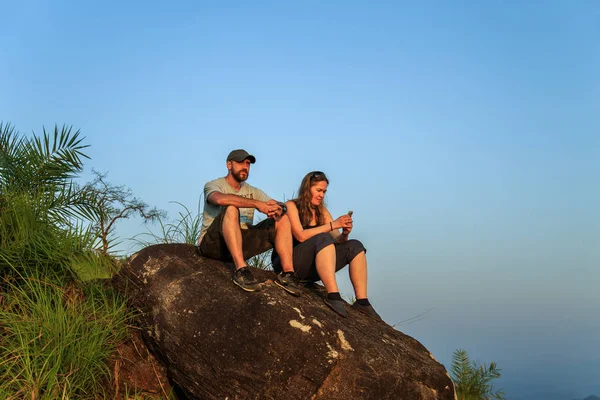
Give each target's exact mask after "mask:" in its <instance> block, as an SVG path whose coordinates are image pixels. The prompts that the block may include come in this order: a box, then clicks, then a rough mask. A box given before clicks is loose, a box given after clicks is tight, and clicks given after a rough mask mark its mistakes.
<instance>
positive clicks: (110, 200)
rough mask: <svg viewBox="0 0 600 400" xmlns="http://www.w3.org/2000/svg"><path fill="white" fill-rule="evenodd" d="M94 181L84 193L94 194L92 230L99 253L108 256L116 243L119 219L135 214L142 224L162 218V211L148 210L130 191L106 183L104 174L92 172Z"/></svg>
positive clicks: (87, 186)
mask: <svg viewBox="0 0 600 400" xmlns="http://www.w3.org/2000/svg"><path fill="white" fill-rule="evenodd" d="M92 172H93V173H94V175H95V176H96V177H95V179H94V180H93V181H92V182H91V183H89V184H87V185H86V191H89V192H91V193H94V196H95V200H96V207H97V209H98V210H97V211H98V212H97V216H96V218H95V219H94V220H93V223H94V230H95V231H96V232H97V233H98V237H99V239H100V246H99V247H100V251H101V252H102V253H103V254H105V255H108V254H109V253H110V250H111V248H113V247H114V246H115V245H116V244H117V242H116V241H115V239H116V235H115V234H114V230H115V224H116V222H117V221H118V220H120V219H127V218H130V217H131V216H133V215H135V214H137V215H139V216H140V217H142V218H143V219H144V222H147V221H155V220H157V219H159V218H160V217H162V216H164V214H165V213H164V211H161V210H158V209H156V207H154V208H150V206H149V205H148V204H146V203H145V202H143V201H142V200H140V199H138V198H137V197H133V194H132V192H131V189H129V188H127V187H125V186H123V185H120V186H116V185H113V184H111V183H109V182H107V181H106V174H101V173H99V172H98V171H95V170H92Z"/></svg>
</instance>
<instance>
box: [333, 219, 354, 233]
mask: <svg viewBox="0 0 600 400" xmlns="http://www.w3.org/2000/svg"><path fill="white" fill-rule="evenodd" d="M332 225H333V229H342V230H343V231H344V232H345V231H347V232H348V233H350V231H351V230H352V217H351V216H349V215H342V216H341V217H338V219H336V220H335V221H333V223H332Z"/></svg>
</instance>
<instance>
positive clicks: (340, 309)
mask: <svg viewBox="0 0 600 400" xmlns="http://www.w3.org/2000/svg"><path fill="white" fill-rule="evenodd" d="M324 300H325V304H327V305H328V306H329V307H330V308H331V309H332V310H333V311H335V312H336V313H338V314H339V315H341V316H342V317H344V318H347V317H348V311H346V307H344V304H346V302H345V301H344V300H332V299H328V298H327V297H325V299H324Z"/></svg>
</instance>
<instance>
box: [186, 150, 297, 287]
mask: <svg viewBox="0 0 600 400" xmlns="http://www.w3.org/2000/svg"><path fill="white" fill-rule="evenodd" d="M255 162H256V158H255V157H254V156H253V155H250V154H248V152H247V151H246V150H241V149H238V150H233V151H232V152H231V153H229V155H228V156H227V163H226V165H227V171H228V172H227V176H225V177H223V178H219V179H215V180H213V181H210V182H207V183H206V185H204V213H203V219H202V231H201V232H200V238H199V239H198V247H197V250H198V253H199V254H200V255H201V256H204V257H208V258H213V259H217V260H221V261H233V263H234V264H235V272H234V273H233V282H234V283H235V284H236V285H238V286H239V287H241V288H242V289H244V290H246V291H248V292H256V291H259V290H261V285H260V283H258V282H257V281H256V279H255V278H254V276H253V275H252V272H251V271H250V269H249V268H248V266H247V265H246V261H245V260H247V259H249V258H251V257H253V256H255V255H257V254H260V253H262V252H265V251H267V250H269V249H272V248H273V247H275V249H276V251H277V254H279V256H280V257H281V265H282V268H283V271H282V272H281V273H280V274H278V275H277V278H276V279H275V283H276V284H277V285H279V286H281V287H282V288H283V289H285V290H286V291H287V292H289V293H291V294H293V295H295V296H299V295H300V293H301V289H300V287H299V285H298V283H297V280H296V278H295V275H294V266H293V262H292V233H291V227H290V222H289V219H288V217H287V216H286V215H284V209H283V207H285V206H283V204H281V203H278V202H277V201H275V200H273V199H272V198H270V197H269V196H267V195H266V194H265V192H263V191H262V190H260V189H257V188H255V187H254V186H251V185H249V184H247V183H246V179H248V175H249V174H250V165H251V164H254V163H255ZM282 206H283V207H282ZM255 209H256V210H258V211H260V212H261V213H263V214H266V215H267V217H268V218H267V219H266V220H264V221H262V222H260V223H259V224H257V225H253V221H254V210H255Z"/></svg>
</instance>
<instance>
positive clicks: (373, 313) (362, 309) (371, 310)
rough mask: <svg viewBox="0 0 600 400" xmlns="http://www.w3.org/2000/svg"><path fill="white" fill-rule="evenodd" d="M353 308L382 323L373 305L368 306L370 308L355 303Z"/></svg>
mask: <svg viewBox="0 0 600 400" xmlns="http://www.w3.org/2000/svg"><path fill="white" fill-rule="evenodd" d="M352 308H354V309H355V310H357V311H360V312H361V313H363V314H367V315H368V316H369V317H371V318H374V319H376V320H378V321H382V319H381V317H380V316H379V314H377V312H376V311H375V309H374V308H373V306H372V305H370V304H369V305H368V306H363V305H361V304H358V303H357V302H355V303H354V304H352Z"/></svg>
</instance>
